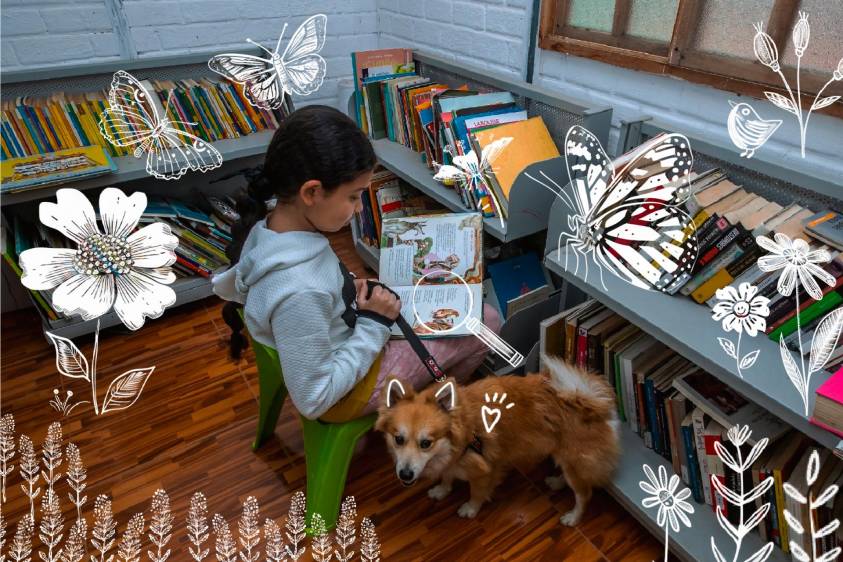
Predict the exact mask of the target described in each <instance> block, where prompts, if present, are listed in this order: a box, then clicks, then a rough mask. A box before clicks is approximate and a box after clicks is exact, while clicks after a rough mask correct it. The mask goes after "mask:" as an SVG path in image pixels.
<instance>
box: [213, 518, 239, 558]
mask: <svg viewBox="0 0 843 562" xmlns="http://www.w3.org/2000/svg"><path fill="white" fill-rule="evenodd" d="M213 523H214V535H216V543H215V544H216V549H217V560H219V561H220V562H236V560H237V543H235V542H234V535H232V534H231V528H230V527H229V526H228V522H227V521H226V520H225V518H224V517H223V516H222V515H220V514H219V513H216V514H214V519H213Z"/></svg>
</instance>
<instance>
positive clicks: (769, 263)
mask: <svg viewBox="0 0 843 562" xmlns="http://www.w3.org/2000/svg"><path fill="white" fill-rule="evenodd" d="M788 263H790V262H789V261H788V260H787V258H785V257H782V256H779V255H776V254H770V255H767V256H761V257H760V258H758V269H760V270H761V271H776V270H777V269H781V268H783V267H784V266H786V265H787V264H788Z"/></svg>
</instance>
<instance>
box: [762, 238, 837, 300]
mask: <svg viewBox="0 0 843 562" xmlns="http://www.w3.org/2000/svg"><path fill="white" fill-rule="evenodd" d="M755 240H756V241H757V242H758V245H759V246H761V247H762V248H764V249H765V250H767V251H768V252H771V254H770V255H767V256H761V257H760V258H758V267H759V268H760V269H761V271H776V270H779V269H784V271H783V272H782V273H781V276H780V277H779V284H778V286H777V289H778V291H779V293H781V294H782V295H783V296H785V297H789V296H790V295H791V294H792V293H793V289H794V288H795V287H796V278H797V276H798V277H799V281H800V283H801V284H802V286H803V287H804V288H805V290H806V291H808V294H809V295H811V297H812V298H813V299H814V300H820V299H822V298H823V293H822V291H821V290H820V287H819V285H817V282H816V281H815V280H814V277H817V278H819V279H820V280H821V281H823V282H824V283H825V284H826V285H828V286H830V287H834V283H835V279H834V276H833V275H831V274H830V273H828V272H827V271H824V270H823V269H822V268H820V267H819V266H818V265H816V264H818V263H828V262H830V261H831V255H830V254H829V253H828V252H827V251H825V250H814V251H810V247H809V246H808V243H807V242H805V241H804V240H802V239H801V238H797V239H796V240H793V241H791V240H790V237H788V236H787V235H786V234H782V233H780V232H777V233H776V235H775V240H776V241H775V242H773V241H772V240H770V239H769V238H767V237H766V236H759V237H757V238H756V239H755Z"/></svg>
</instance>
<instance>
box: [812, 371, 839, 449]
mask: <svg viewBox="0 0 843 562" xmlns="http://www.w3.org/2000/svg"><path fill="white" fill-rule="evenodd" d="M811 423H813V424H815V425H818V426H820V427H822V428H824V429H827V430H829V431H831V432H833V433H834V434H835V435H839V436H841V437H843V368H841V369H838V370H837V372H835V373H834V374H833V375H831V377H829V378H828V379H826V381H825V382H824V383H823V384H822V385H820V387H819V388H818V389H817V397H816V401H815V402H814V411H813V413H812V415H811Z"/></svg>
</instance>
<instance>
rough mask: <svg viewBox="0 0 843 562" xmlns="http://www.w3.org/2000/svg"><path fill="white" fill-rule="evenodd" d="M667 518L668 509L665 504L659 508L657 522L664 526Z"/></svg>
mask: <svg viewBox="0 0 843 562" xmlns="http://www.w3.org/2000/svg"><path fill="white" fill-rule="evenodd" d="M665 519H667V510H666V509H665V508H664V506H662V507H660V508H659V513H658V515H657V516H656V524H657V525H658V526H659V527H664V521H665Z"/></svg>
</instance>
